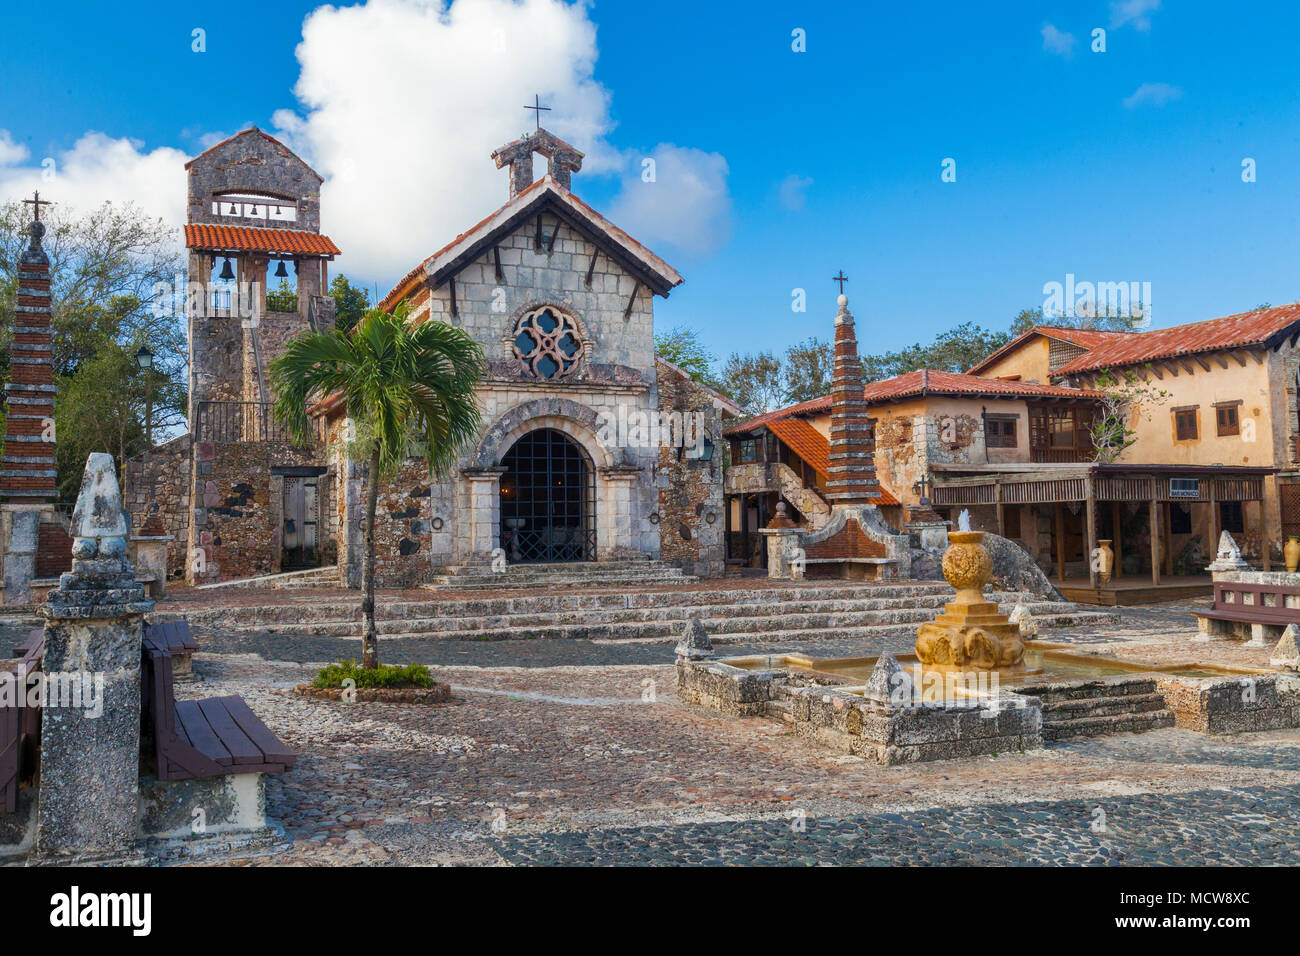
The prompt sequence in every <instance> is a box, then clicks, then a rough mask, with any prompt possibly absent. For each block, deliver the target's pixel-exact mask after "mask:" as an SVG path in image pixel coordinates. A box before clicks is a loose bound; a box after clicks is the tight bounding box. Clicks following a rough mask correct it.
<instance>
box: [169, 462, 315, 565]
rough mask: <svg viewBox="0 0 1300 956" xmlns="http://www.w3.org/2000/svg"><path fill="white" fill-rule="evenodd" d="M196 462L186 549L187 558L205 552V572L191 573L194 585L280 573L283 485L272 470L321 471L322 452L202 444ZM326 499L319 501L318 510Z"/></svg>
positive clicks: (282, 480)
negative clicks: (314, 468)
mask: <svg viewBox="0 0 1300 956" xmlns="http://www.w3.org/2000/svg"><path fill="white" fill-rule="evenodd" d="M194 460H195V464H194V467H195V475H194V484H193V489H194V490H193V492H192V495H193V501H194V521H193V525H192V526H191V528H190V534H189V543H188V547H189V548H190V549H191V550H190V553H194V552H195V551H197V550H201V551H202V552H203V564H204V569H203V571H202V572H201V573H199V572H197V571H196V570H195V569H194V568H193V567H191V569H190V570H191V574H190V578H191V580H192V582H193V583H206V582H209V581H229V580H231V579H234V578H243V577H251V576H254V575H259V574H273V573H275V572H278V571H279V570H280V566H281V559H282V550H283V528H284V479H283V478H282V477H281V476H279V475H276V474H274V472H273V469H275V468H284V467H290V468H292V467H303V466H313V465H319V463H320V450H319V449H313V448H296V447H294V446H292V445H290V444H288V443H287V442H223V443H217V442H203V441H200V442H197V443H196V445H195V454H194ZM328 497H329V496H328V495H325V494H322V495H319V496H318V498H317V502H318V504H320V503H321V502H324V501H326V500H327V499H328ZM318 521H319V519H318ZM323 524H324V523H323V522H321V523H319V524H318V525H317V527H318V529H319V528H321V527H322V526H323ZM323 544H324V540H323V539H322V545H323Z"/></svg>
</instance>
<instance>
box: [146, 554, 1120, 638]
mask: <svg viewBox="0 0 1300 956" xmlns="http://www.w3.org/2000/svg"><path fill="white" fill-rule="evenodd" d="M641 563H642V564H644V562H641ZM533 567H534V568H536V567H537V566H533ZM530 580H531V579H530ZM729 584H730V586H705V587H700V586H698V585H692V586H683V587H681V588H680V589H674V588H673V587H672V586H671V583H670V584H669V585H668V586H663V585H660V586H657V587H653V588H652V587H647V586H645V582H644V581H641V586H639V587H630V586H627V585H622V584H618V585H614V586H600V587H595V588H590V589H583V590H577V589H576V586H568V587H566V586H557V585H556V584H555V581H554V580H552V579H544V580H543V581H542V582H541V583H540V584H539V585H538V586H536V587H535V588H533V593H528V592H527V591H523V592H515V593H512V594H508V595H498V594H492V595H484V596H483V597H481V598H480V597H476V596H475V595H474V591H473V590H472V589H471V590H467V591H466V592H465V593H464V594H460V595H455V596H444V597H442V598H441V599H439V600H432V599H431V600H428V601H421V600H401V601H381V603H380V607H379V608H378V610H377V614H378V621H377V624H378V628H379V632H380V634H381V635H382V636H387V637H410V638H437V639H441V640H473V641H484V640H521V639H535V638H547V639H563V638H568V639H587V640H601V641H648V642H662V643H671V642H674V641H676V640H677V639H678V637H679V636H680V635H681V632H682V628H683V626H684V624H685V622H686V621H687V620H688V619H689V618H690V617H691V616H698V617H699V618H700V620H701V621H702V622H703V624H704V627H705V630H707V631H708V632H709V635H710V636H711V637H712V639H713V640H714V642H715V643H718V644H720V645H725V644H750V643H758V642H764V643H767V642H773V641H782V642H798V641H819V640H827V639H837V640H838V639H861V640H864V641H867V642H873V641H875V642H879V643H880V646H882V647H883V642H884V641H887V640H896V639H898V638H911V637H915V634H916V626H917V624H919V623H921V622H922V621H927V620H930V619H931V618H933V617H934V615H935V614H936V613H938V612H939V611H941V610H942V608H943V605H944V603H945V602H946V601H949V600H951V598H952V595H953V590H952V588H951V587H949V586H948V585H946V584H944V583H942V582H901V583H896V584H858V583H826V584H820V583H817V584H801V585H790V586H762V587H747V586H745V584H744V583H742V582H735V581H732V582H729ZM494 586H495V587H496V588H500V587H501V585H500V583H497V584H495V585H494ZM989 599H990V600H993V601H997V602H998V604H999V605H1000V606H1001V608H1002V610H1003V611H1004V612H1009V611H1010V610H1011V609H1012V607H1014V606H1015V604H1016V603H1017V602H1021V601H1023V602H1025V603H1026V604H1027V605H1028V606H1029V608H1030V610H1031V611H1032V612H1033V614H1034V616H1035V618H1036V619H1037V620H1038V622H1039V624H1040V625H1042V626H1043V627H1045V628H1046V627H1053V626H1079V625H1086V624H1098V625H1100V624H1105V623H1112V622H1114V621H1116V620H1118V615H1117V614H1116V612H1113V611H1095V610H1090V609H1083V608H1080V607H1077V606H1075V605H1072V604H1068V603H1062V602H1050V601H1042V600H1039V599H1037V598H1035V597H1034V596H1033V595H1029V594H1024V593H1018V592H994V593H990V594H989ZM181 617H185V618H187V619H188V620H189V621H190V623H191V624H192V625H194V626H196V627H202V626H205V625H206V626H215V627H221V628H235V629H242V630H256V631H263V632H269V633H274V634H284V635H301V636H328V637H345V638H351V637H359V636H360V633H361V625H360V609H359V605H358V602H357V600H355V599H353V600H348V601H336V600H331V599H328V598H326V599H323V600H320V601H313V602H311V603H288V602H286V603H285V604H283V605H276V604H274V603H267V602H262V603H261V604H259V605H257V606H222V607H220V608H214V607H204V608H197V607H196V608H192V609H188V610H178V611H163V612H157V613H155V615H154V619H155V620H174V619H178V618H181Z"/></svg>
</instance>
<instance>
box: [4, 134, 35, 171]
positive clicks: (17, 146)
mask: <svg viewBox="0 0 1300 956" xmlns="http://www.w3.org/2000/svg"><path fill="white" fill-rule="evenodd" d="M28 155H29V150H28V149H27V147H26V146H24V145H23V144H22V143H15V142H14V138H13V137H12V136H11V135H10V134H9V130H7V129H0V166H15V165H17V164H18V163H21V162H22V161H23V160H24V159H26V158H27V157H28Z"/></svg>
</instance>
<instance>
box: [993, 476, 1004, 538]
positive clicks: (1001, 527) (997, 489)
mask: <svg viewBox="0 0 1300 956" xmlns="http://www.w3.org/2000/svg"><path fill="white" fill-rule="evenodd" d="M993 490H994V491H995V492H996V494H997V498H998V537H1000V538H1005V537H1006V536H1007V520H1006V512H1005V510H1004V506H1003V504H1002V484H1001V482H999V483H998V484H995V485H994V486H993Z"/></svg>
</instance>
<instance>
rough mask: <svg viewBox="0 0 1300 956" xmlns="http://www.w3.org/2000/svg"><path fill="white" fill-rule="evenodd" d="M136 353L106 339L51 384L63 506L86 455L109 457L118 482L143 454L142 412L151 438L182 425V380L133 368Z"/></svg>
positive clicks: (76, 486)
mask: <svg viewBox="0 0 1300 956" xmlns="http://www.w3.org/2000/svg"><path fill="white" fill-rule="evenodd" d="M138 347H139V346H138V345H137V344H135V343H128V344H125V345H124V344H122V343H121V342H118V341H116V340H115V339H114V338H113V337H112V336H111V335H105V336H104V337H103V339H101V340H100V342H99V344H98V348H96V349H95V350H94V351H93V353H91V354H90V355H89V356H88V357H87V358H85V359H84V360H82V361H81V362H80V363H79V365H78V367H77V369H76V372H75V374H64V375H60V376H58V377H57V378H56V379H55V384H56V385H57V387H58V393H57V395H56V397H55V405H54V419H55V429H56V431H55V437H56V438H57V440H58V443H57V445H56V446H55V461H56V470H57V477H56V481H57V483H58V489H59V496H60V497H62V498H64V499H65V500H66V499H71V498H75V497H76V496H77V491H78V490H79V489H80V487H81V477H82V472H83V470H84V469H85V467H86V456H87V455H89V454H90V453H91V452H96V451H100V452H107V453H108V454H110V455H112V456H113V457H114V458H115V459H116V460H117V465H118V469H119V475H118V477H119V480H121V479H123V478H124V475H123V474H122V470H123V466H124V464H125V462H126V460H127V459H128V458H130V457H132V456H133V455H138V454H139V453H140V452H142V451H145V450H146V449H147V448H148V440H147V436H146V428H145V417H146V409H148V413H149V416H150V423H151V424H152V427H153V431H154V434H155V435H156V434H159V433H160V432H161V433H165V432H167V431H170V430H172V429H175V428H177V427H178V426H180V425H182V424H183V423H184V422H185V415H186V392H185V382H184V380H178V379H177V378H176V377H175V375H173V374H169V372H168V370H167V369H166V368H162V367H160V368H157V369H152V370H149V371H142V370H140V369H139V368H137V366H136V361H135V354H136V351H137V349H138Z"/></svg>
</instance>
